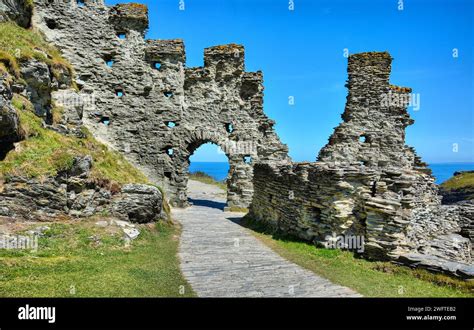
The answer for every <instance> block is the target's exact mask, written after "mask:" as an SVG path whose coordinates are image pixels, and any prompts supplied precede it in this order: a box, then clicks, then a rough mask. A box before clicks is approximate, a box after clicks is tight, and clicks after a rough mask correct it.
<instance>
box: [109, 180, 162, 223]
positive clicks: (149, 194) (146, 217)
mask: <svg viewBox="0 0 474 330" xmlns="http://www.w3.org/2000/svg"><path fill="white" fill-rule="evenodd" d="M162 202H163V196H162V195H161V192H160V190H159V189H158V188H156V187H153V186H146V185H139V184H128V185H125V186H124V187H123V188H122V197H121V198H120V199H118V200H116V201H115V202H114V204H113V206H112V209H113V212H114V213H115V214H118V215H119V216H122V217H128V219H129V220H130V221H132V222H138V223H146V222H151V221H153V220H156V218H157V214H160V212H161V206H162Z"/></svg>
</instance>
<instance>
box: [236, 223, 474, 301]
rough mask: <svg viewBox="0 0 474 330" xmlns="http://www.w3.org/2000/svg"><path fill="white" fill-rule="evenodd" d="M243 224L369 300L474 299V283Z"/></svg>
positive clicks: (300, 262) (287, 254)
mask: <svg viewBox="0 0 474 330" xmlns="http://www.w3.org/2000/svg"><path fill="white" fill-rule="evenodd" d="M244 225H245V226H246V227H247V228H249V230H250V231H251V232H252V233H253V234H254V235H255V236H256V237H257V238H258V239H260V240H261V241H262V242H263V243H264V244H266V245H267V246H269V247H270V248H271V249H273V250H274V251H275V252H277V253H278V254H280V255H281V256H282V257H284V258H286V259H287V260H290V261H292V262H294V263H296V264H298V265H300V266H302V267H304V268H306V269H308V270H311V271H313V272H314V273H316V274H318V275H321V276H322V277H325V278H327V279H329V280H330V281H332V282H334V283H336V284H340V285H344V286H347V287H349V288H352V289H354V290H355V291H357V292H359V293H360V294H362V295H364V296H366V297H474V283H470V284H469V283H468V282H465V281H461V280H458V279H454V278H452V277H449V276H446V275H441V274H432V273H430V272H428V271H426V270H422V269H416V270H414V269H410V268H407V267H403V266H397V265H394V264H392V263H388V262H371V261H367V260H364V259H358V258H356V257H355V256H354V254H353V253H351V252H349V251H341V250H332V249H323V248H317V247H315V246H314V245H312V244H309V243H307V242H303V241H299V240H296V239H293V238H291V237H287V236H284V235H282V234H279V233H274V232H272V231H271V230H269V229H268V228H266V227H265V226H263V225H262V224H260V223H258V222H255V221H253V220H251V219H245V220H244Z"/></svg>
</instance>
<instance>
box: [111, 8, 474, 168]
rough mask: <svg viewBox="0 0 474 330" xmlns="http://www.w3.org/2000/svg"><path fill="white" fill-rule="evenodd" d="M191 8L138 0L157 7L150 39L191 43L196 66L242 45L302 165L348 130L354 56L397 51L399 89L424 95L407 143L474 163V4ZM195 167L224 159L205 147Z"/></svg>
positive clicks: (434, 155)
mask: <svg viewBox="0 0 474 330" xmlns="http://www.w3.org/2000/svg"><path fill="white" fill-rule="evenodd" d="M183 1H184V4H185V10H180V8H179V5H180V1H179V0H138V1H136V2H140V3H145V4H147V5H148V6H149V9H150V30H149V32H148V35H147V37H148V38H151V39H174V38H181V39H184V41H185V45H186V55H187V66H190V67H191V66H202V65H203V50H204V48H206V47H209V46H213V45H218V44H226V43H240V44H243V45H244V46H245V49H246V53H245V57H246V70H247V71H257V70H262V71H263V73H264V79H265V100H264V101H265V105H264V106H265V112H266V113H267V115H268V116H269V117H270V118H272V119H274V120H276V122H277V125H276V130H277V132H278V134H279V136H280V138H281V140H282V141H283V142H284V143H286V144H288V146H289V148H290V156H291V157H292V158H293V159H294V160H295V161H314V160H315V159H316V156H317V154H318V152H319V150H320V149H321V148H322V147H323V146H324V145H325V144H326V143H327V140H328V138H329V136H330V135H331V134H332V132H333V128H334V127H336V126H337V125H338V124H339V123H340V122H341V119H340V115H341V113H342V112H343V111H344V105H345V100H346V95H347V89H346V88H345V87H344V84H345V82H346V79H347V74H346V66H347V58H345V57H344V56H343V55H344V49H346V48H347V49H348V51H349V52H350V53H357V52H364V51H385V50H387V51H389V52H390V53H391V54H392V56H393V57H394V62H393V66H392V76H391V82H392V83H393V84H396V85H401V86H408V87H411V88H413V92H414V93H419V95H420V109H419V110H417V111H414V110H413V109H409V112H410V114H411V116H412V117H413V118H414V119H415V121H416V122H415V124H414V125H413V126H411V127H409V128H408V130H407V144H409V145H412V146H414V147H415V148H416V150H417V151H418V153H419V154H420V155H421V156H422V157H423V159H424V160H425V161H427V162H430V163H435V162H474V114H473V112H474V86H473V78H474V65H473V50H474V49H473V48H474V24H473V15H474V14H473V13H474V1H472V0H403V10H398V7H399V0H357V1H354V0H327V1H326V0H294V1H293V2H294V10H293V11H291V10H289V8H288V7H289V0H225V1H223V0H183ZM106 2H107V4H115V3H122V2H124V1H106ZM454 48H456V49H457V52H458V57H457V58H456V57H453V49H454ZM289 96H293V97H294V98H295V105H293V106H291V105H289V104H288V97H289ZM453 144H457V146H458V151H457V152H453ZM192 161H226V158H225V156H224V155H222V154H219V153H217V151H216V147H215V146H211V145H209V146H207V145H206V146H203V147H201V148H200V149H199V150H198V151H197V153H196V154H195V155H194V156H193V158H192Z"/></svg>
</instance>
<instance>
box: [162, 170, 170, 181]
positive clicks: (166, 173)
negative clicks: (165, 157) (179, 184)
mask: <svg viewBox="0 0 474 330" xmlns="http://www.w3.org/2000/svg"><path fill="white" fill-rule="evenodd" d="M164 175H165V178H168V179H170V180H171V172H165V173H164Z"/></svg>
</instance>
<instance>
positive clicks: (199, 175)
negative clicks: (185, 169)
mask: <svg viewBox="0 0 474 330" xmlns="http://www.w3.org/2000/svg"><path fill="white" fill-rule="evenodd" d="M189 178H190V179H191V180H195V181H199V182H202V183H207V184H212V185H214V186H217V187H219V188H221V189H222V190H224V191H227V184H226V182H225V181H217V180H216V179H214V178H213V177H212V176H210V175H208V174H206V173H204V172H201V171H197V172H194V173H191V174H190V175H189Z"/></svg>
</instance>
